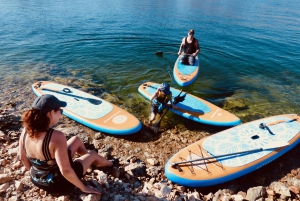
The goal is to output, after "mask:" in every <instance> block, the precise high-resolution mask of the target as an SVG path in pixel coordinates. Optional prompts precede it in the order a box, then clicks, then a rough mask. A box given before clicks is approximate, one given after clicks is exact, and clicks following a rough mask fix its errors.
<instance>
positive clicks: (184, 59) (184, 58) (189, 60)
mask: <svg viewBox="0 0 300 201" xmlns="http://www.w3.org/2000/svg"><path fill="white" fill-rule="evenodd" d="M179 60H180V62H181V63H182V64H185V65H191V66H192V65H194V63H195V57H194V56H192V55H186V54H184V55H181V56H180V58H179Z"/></svg>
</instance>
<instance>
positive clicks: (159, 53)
mask: <svg viewBox="0 0 300 201" xmlns="http://www.w3.org/2000/svg"><path fill="white" fill-rule="evenodd" d="M163 53H165V54H177V55H178V53H175V52H155V54H156V55H163ZM186 55H192V54H186Z"/></svg>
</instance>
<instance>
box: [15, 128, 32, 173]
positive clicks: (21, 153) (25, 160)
mask: <svg viewBox="0 0 300 201" xmlns="http://www.w3.org/2000/svg"><path fill="white" fill-rule="evenodd" d="M24 134H25V129H23V131H22V134H21V136H20V139H19V153H18V154H19V159H20V160H21V161H22V163H23V165H24V166H25V167H26V169H27V170H30V167H31V163H30V161H29V159H28V158H27V156H26V153H25V150H24V146H23V138H24Z"/></svg>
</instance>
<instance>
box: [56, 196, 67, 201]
mask: <svg viewBox="0 0 300 201" xmlns="http://www.w3.org/2000/svg"><path fill="white" fill-rule="evenodd" d="M69 200H70V199H69V197H68V196H64V195H62V196H59V197H58V198H57V199H56V201H69Z"/></svg>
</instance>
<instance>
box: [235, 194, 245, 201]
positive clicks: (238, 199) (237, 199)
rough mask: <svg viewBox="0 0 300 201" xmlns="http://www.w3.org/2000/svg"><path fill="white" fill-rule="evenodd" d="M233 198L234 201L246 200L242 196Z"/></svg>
mask: <svg viewBox="0 0 300 201" xmlns="http://www.w3.org/2000/svg"><path fill="white" fill-rule="evenodd" d="M232 198H233V199H234V201H243V200H244V198H243V196H242V195H232Z"/></svg>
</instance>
